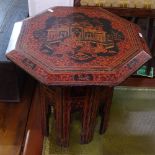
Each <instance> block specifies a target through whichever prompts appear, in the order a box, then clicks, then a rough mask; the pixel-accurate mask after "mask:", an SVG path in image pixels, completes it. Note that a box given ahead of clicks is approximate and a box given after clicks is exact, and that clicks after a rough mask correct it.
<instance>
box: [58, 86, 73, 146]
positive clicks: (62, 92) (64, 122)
mask: <svg viewBox="0 0 155 155" xmlns="http://www.w3.org/2000/svg"><path fill="white" fill-rule="evenodd" d="M56 91H57V93H56V95H57V97H56V103H55V119H56V120H55V124H56V136H57V139H56V140H57V144H58V145H60V146H63V147H67V146H68V145H69V126H70V113H71V104H70V97H69V96H70V95H69V88H67V87H66V88H65V87H63V88H57V90H56Z"/></svg>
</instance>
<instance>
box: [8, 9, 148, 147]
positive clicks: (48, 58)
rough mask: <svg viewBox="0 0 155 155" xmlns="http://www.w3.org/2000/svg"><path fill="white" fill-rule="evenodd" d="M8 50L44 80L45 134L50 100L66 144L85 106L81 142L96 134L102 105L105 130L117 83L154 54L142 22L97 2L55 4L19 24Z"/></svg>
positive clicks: (59, 135)
mask: <svg viewBox="0 0 155 155" xmlns="http://www.w3.org/2000/svg"><path fill="white" fill-rule="evenodd" d="M8 51H10V52H7V57H8V58H9V59H10V60H12V61H13V62H14V63H16V64H17V65H18V66H19V67H21V68H22V69H24V70H25V71H26V72H28V73H29V74H30V75H32V76H33V77H35V78H36V79H37V80H38V81H39V82H40V83H42V84H41V85H40V90H41V93H40V95H41V103H42V127H43V133H44V134H47V117H46V115H47V113H48V108H47V107H48V106H47V104H46V103H47V102H46V99H48V100H50V101H51V102H52V103H51V104H52V105H53V106H54V116H55V128H56V134H57V135H56V137H57V142H58V144H59V145H61V146H68V144H69V125H70V117H71V112H73V111H74V110H79V111H81V119H82V131H81V143H88V142H90V141H91V139H92V138H93V133H94V128H95V120H96V115H97V112H98V109H99V107H100V106H101V107H102V108H101V110H100V111H101V113H102V121H101V128H100V132H101V133H103V132H104V131H105V129H106V127H107V120H108V113H109V110H110V102H111V98H112V92H113V86H116V85H118V84H120V83H121V82H122V81H123V80H125V79H126V78H127V77H128V76H129V75H131V74H132V73H133V72H135V71H136V70H137V69H138V68H139V67H140V66H141V65H142V64H144V63H145V62H146V61H148V60H149V59H150V58H151V56H150V53H149V50H148V47H147V45H146V43H145V41H144V39H143V35H142V34H141V30H140V29H139V27H138V26H137V25H135V24H132V23H131V22H129V21H126V20H124V19H122V18H120V17H118V16H116V15H114V14H112V13H110V12H108V11H106V10H103V9H101V8H91V7H83V8H80V7H79V8H78V7H75V8H74V7H55V8H52V9H48V10H47V11H46V12H43V13H41V14H39V15H37V16H34V17H32V18H28V19H26V20H24V21H22V22H19V23H16V24H15V27H14V30H13V33H12V37H11V41H10V44H9V48H8ZM103 101H104V104H103V105H102V102H103Z"/></svg>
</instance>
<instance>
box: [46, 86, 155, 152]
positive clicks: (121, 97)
mask: <svg viewBox="0 0 155 155" xmlns="http://www.w3.org/2000/svg"><path fill="white" fill-rule="evenodd" d="M154 100H155V89H137V88H130V89H129V88H126V87H119V88H116V89H115V92H114V97H113V104H112V108H111V115H110V122H109V128H108V130H107V132H106V133H105V134H104V135H99V134H98V129H99V123H100V121H99V118H98V123H97V126H96V132H95V135H94V139H93V141H92V142H91V143H90V144H87V145H80V144H79V138H80V137H79V134H80V122H79V120H78V117H76V118H75V119H74V121H73V122H72V126H71V138H70V147H69V148H67V149H66V148H60V147H58V146H57V145H56V144H55V143H54V139H55V136H54V129H53V125H51V124H50V125H51V134H50V136H49V137H46V138H45V140H44V149H43V155H154V154H155V147H154V146H155V102H154Z"/></svg>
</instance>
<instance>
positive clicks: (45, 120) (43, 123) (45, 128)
mask: <svg viewBox="0 0 155 155" xmlns="http://www.w3.org/2000/svg"><path fill="white" fill-rule="evenodd" d="M39 94H40V105H41V127H42V133H43V135H45V136H48V134H49V130H48V129H49V128H48V117H47V116H48V112H49V110H48V105H47V102H46V95H45V91H44V89H43V87H42V85H41V84H40V86H39Z"/></svg>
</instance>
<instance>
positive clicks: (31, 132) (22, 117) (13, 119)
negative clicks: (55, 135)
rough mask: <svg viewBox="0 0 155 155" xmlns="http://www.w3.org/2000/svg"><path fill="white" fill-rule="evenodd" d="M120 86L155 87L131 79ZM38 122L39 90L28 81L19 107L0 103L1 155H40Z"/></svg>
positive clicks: (153, 81) (149, 81)
mask: <svg viewBox="0 0 155 155" xmlns="http://www.w3.org/2000/svg"><path fill="white" fill-rule="evenodd" d="M123 85H128V86H151V87H155V80H154V79H152V80H150V79H146V78H144V79H143V78H141V79H139V78H138V79H134V80H133V79H131V78H130V79H128V80H127V81H125V82H124V83H123ZM40 122H41V121H40V102H39V90H38V87H37V85H36V82H35V81H33V80H32V79H31V78H30V77H28V78H27V80H26V82H25V86H24V87H23V91H22V95H21V102H20V103H2V102H0V155H41V152H42V143H43V136H42V134H41V125H40Z"/></svg>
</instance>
